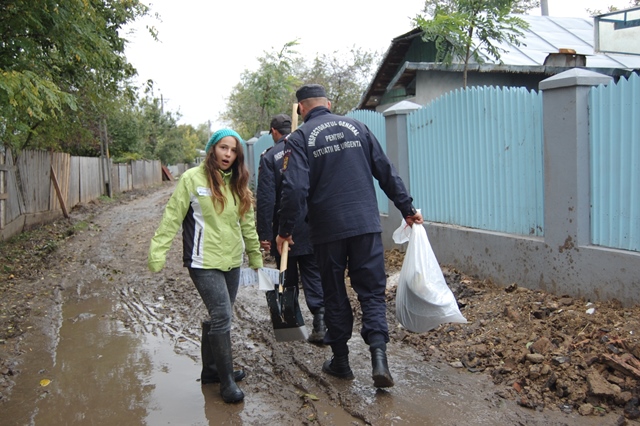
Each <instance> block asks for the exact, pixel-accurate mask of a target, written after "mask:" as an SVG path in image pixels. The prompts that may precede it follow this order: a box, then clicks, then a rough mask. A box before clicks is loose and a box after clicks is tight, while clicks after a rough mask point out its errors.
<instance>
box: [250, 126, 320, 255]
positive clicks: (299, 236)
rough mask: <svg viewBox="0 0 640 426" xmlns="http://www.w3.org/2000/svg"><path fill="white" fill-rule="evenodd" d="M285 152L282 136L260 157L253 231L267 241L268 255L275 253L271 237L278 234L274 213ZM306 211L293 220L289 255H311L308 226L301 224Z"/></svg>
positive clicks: (276, 214)
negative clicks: (268, 245)
mask: <svg viewBox="0 0 640 426" xmlns="http://www.w3.org/2000/svg"><path fill="white" fill-rule="evenodd" d="M287 152H288V148H287V144H286V137H283V138H281V139H280V140H279V141H278V142H276V144H275V145H274V146H272V147H271V148H269V149H267V150H266V151H265V152H263V153H262V155H261V156H260V166H259V169H258V188H257V228H258V236H259V238H260V241H271V254H272V255H273V256H275V255H276V254H278V250H277V248H276V244H275V238H276V235H277V232H278V210H279V209H280V191H281V188H282V165H283V163H284V157H285V155H286V154H287ZM305 217H306V209H305V210H304V211H301V212H300V214H299V216H298V217H297V218H296V224H295V229H296V230H295V233H294V234H293V242H294V243H295V244H293V245H292V246H291V251H289V256H303V255H307V254H312V253H313V247H312V245H311V241H310V240H309V225H308V224H307V223H306V222H305Z"/></svg>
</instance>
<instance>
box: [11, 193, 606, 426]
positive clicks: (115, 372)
mask: <svg viewBox="0 0 640 426" xmlns="http://www.w3.org/2000/svg"><path fill="white" fill-rule="evenodd" d="M172 190H173V185H172V184H166V185H163V186H162V187H161V188H159V189H158V190H155V191H150V192H149V193H148V194H147V195H145V196H141V197H137V198H134V199H131V200H129V201H127V202H123V203H119V204H116V205H113V206H111V207H110V208H106V209H99V210H97V211H96V212H95V214H93V213H91V212H86V211H85V212H82V211H80V212H75V213H74V214H75V215H79V214H82V215H84V217H86V218H88V227H86V229H84V230H82V231H81V232H76V234H75V235H74V236H73V237H71V238H69V239H68V240H67V241H66V242H65V243H64V244H62V245H61V246H60V247H59V248H58V249H57V250H56V251H55V253H54V254H53V255H51V259H50V262H49V266H48V267H47V268H46V269H43V270H40V271H37V272H34V274H33V276H34V277H35V278H33V279H32V283H31V287H30V289H31V290H30V292H32V293H34V294H33V295H32V294H29V298H28V301H24V302H25V303H28V304H29V310H28V318H27V319H25V321H24V323H22V325H21V327H22V329H23V330H22V331H23V332H22V334H20V335H19V336H18V337H17V338H12V339H6V340H5V341H2V343H4V344H3V345H0V354H1V356H2V358H1V360H2V361H3V364H2V366H3V380H4V381H3V385H4V387H3V388H1V389H2V399H1V401H0V407H1V408H0V410H1V411H2V420H1V423H2V424H3V425H62V424H66V425H85V424H93V425H107V424H122V425H143V424H148V425H161V424H162V425H167V424H170V425H206V424H211V425H213V424H216V425H218V424H229V425H231V424H234V425H241V424H244V425H272V424H278V425H301V424H318V425H364V424H372V425H416V424H420V425H596V424H598V425H601V424H617V423H616V422H617V421H619V415H613V414H611V415H608V416H601V417H595V416H586V417H585V416H580V415H579V414H578V413H577V412H575V411H574V412H571V413H562V412H559V411H551V410H535V409H528V408H524V407H522V406H520V405H518V404H516V403H515V402H514V401H513V400H510V399H507V398H504V397H502V396H501V394H500V392H499V391H498V387H497V386H496V385H494V384H493V383H492V381H491V379H490V377H489V376H488V375H485V374H472V373H470V372H468V371H467V370H466V369H461V368H458V369H456V368H453V367H452V366H451V365H449V364H448V363H445V362H438V361H433V360H426V359H425V356H424V353H423V352H422V351H419V350H417V349H415V347H414V346H412V345H410V344H407V343H406V342H404V341H400V340H396V339H393V340H392V342H391V343H390V344H389V349H388V355H389V363H390V368H391V371H392V374H393V375H394V378H395V383H396V384H395V386H394V387H393V388H389V389H386V390H376V389H375V388H374V387H373V386H372V381H371V378H370V374H371V371H370V370H371V366H370V357H369V353H368V348H367V347H366V346H365V345H364V343H363V342H362V340H361V338H360V337H359V333H358V326H359V325H358V324H357V323H356V329H354V337H353V339H352V340H351V342H350V352H351V356H350V360H351V364H352V369H353V370H354V374H355V376H356V378H355V380H353V381H343V380H340V379H337V378H333V377H330V376H327V375H326V374H324V373H322V372H321V365H322V362H323V361H324V360H325V359H327V358H328V357H330V349H329V348H328V347H322V346H316V345H312V344H309V343H306V342H288V343H280V342H276V341H275V339H274V336H273V330H272V328H271V323H270V320H269V316H268V315H269V313H268V309H267V305H266V300H265V297H264V293H262V292H260V291H259V290H258V289H257V287H256V286H245V287H241V288H240V291H239V294H238V299H237V302H236V306H235V318H234V325H233V329H232V341H233V349H234V357H235V363H236V365H238V366H243V367H244V368H245V370H246V372H247V377H246V379H245V380H244V381H243V382H241V383H240V387H241V388H242V390H243V391H244V393H245V400H244V402H243V403H241V404H237V405H229V404H224V403H223V402H222V401H221V398H220V397H219V394H218V388H217V385H213V384H212V385H205V386H201V385H200V383H199V382H198V381H197V379H198V378H199V373H200V347H199V340H200V321H201V320H202V319H203V318H204V316H205V309H204V307H203V305H202V303H201V301H200V298H199V296H198V294H197V292H196V290H195V288H194V287H193V284H192V283H191V281H190V279H189V276H188V273H187V271H186V270H185V269H184V268H183V267H182V266H181V265H182V262H181V239H180V235H178V236H177V237H176V239H175V240H174V243H173V246H172V248H171V251H170V253H169V257H168V260H167V266H166V268H165V269H164V270H163V271H162V272H160V273H158V274H152V273H150V272H149V271H148V270H147V267H146V257H147V249H148V246H149V241H150V238H151V236H152V235H153V232H154V230H155V228H156V227H157V225H158V223H159V220H160V218H161V215H162V212H163V208H164V206H165V204H166V201H167V200H168V198H169V196H170V194H171V192H172ZM396 275H397V274H396ZM396 275H394V274H391V276H390V278H389V281H390V285H392V284H393V280H394V277H395V276H396ZM302 305H303V310H304V314H305V315H306V317H305V318H306V319H307V320H308V321H309V322H310V319H311V315H310V314H309V312H308V311H306V310H305V308H306V307H304V303H302ZM25 315H27V313H25ZM389 318H390V320H391V321H393V314H392V313H390V315H389ZM391 327H397V324H396V323H395V322H391V323H390V328H391Z"/></svg>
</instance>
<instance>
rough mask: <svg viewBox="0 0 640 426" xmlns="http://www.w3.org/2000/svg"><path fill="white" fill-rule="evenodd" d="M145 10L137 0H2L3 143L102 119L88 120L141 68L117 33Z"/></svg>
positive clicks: (87, 127)
mask: <svg viewBox="0 0 640 426" xmlns="http://www.w3.org/2000/svg"><path fill="white" fill-rule="evenodd" d="M147 12H148V8H147V6H145V5H143V4H142V3H140V2H139V1H138V0H39V1H32V0H4V1H2V2H1V3H0V34H2V38H1V41H0V117H1V118H0V137H1V138H2V141H3V144H5V145H9V146H11V147H13V148H14V149H16V150H19V149H23V148H26V147H30V146H31V143H32V141H33V137H34V136H36V135H38V133H40V134H41V135H42V134H43V133H46V132H50V133H51V134H52V135H53V136H55V135H61V134H64V133H65V132H66V131H68V130H69V129H70V128H73V130H74V131H73V132H72V134H74V135H75V136H80V135H83V134H84V132H89V133H87V134H90V133H91V132H93V131H94V130H95V128H96V127H97V125H95V124H87V122H86V120H87V119H97V120H101V119H102V118H103V117H100V115H101V114H98V113H97V110H98V108H97V106H98V105H101V104H102V103H105V102H107V103H108V102H109V100H111V99H113V98H117V97H118V96H119V95H120V94H121V91H122V90H123V88H122V85H123V83H124V82H126V81H127V79H129V78H131V77H132V76H133V75H134V74H135V70H134V68H133V67H132V66H131V65H130V64H128V63H127V61H126V58H125V56H124V46H125V40H124V39H123V38H122V37H120V35H119V31H120V30H121V28H122V27H123V26H124V25H125V24H127V23H129V22H131V21H133V20H135V19H136V18H137V17H140V16H143V15H145V14H146V13H147ZM55 121H58V122H60V123H61V122H63V121H64V124H61V125H59V126H55V125H52V124H51V123H52V122H55ZM92 127H93V129H92ZM85 136H86V135H85ZM54 139H55V138H54ZM42 143H43V142H42V141H40V144H42ZM54 144H55V143H54Z"/></svg>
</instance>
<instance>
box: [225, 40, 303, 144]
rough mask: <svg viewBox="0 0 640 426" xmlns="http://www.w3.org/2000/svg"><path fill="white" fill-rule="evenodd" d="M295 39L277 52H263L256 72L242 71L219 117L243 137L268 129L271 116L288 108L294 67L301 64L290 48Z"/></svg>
mask: <svg viewBox="0 0 640 426" xmlns="http://www.w3.org/2000/svg"><path fill="white" fill-rule="evenodd" d="M296 45H298V42H297V41H291V42H288V43H286V44H285V45H284V46H283V47H282V48H281V49H280V50H279V51H275V52H265V53H264V56H262V57H260V58H258V69H257V70H256V71H249V70H245V71H244V72H243V73H242V75H241V77H240V82H239V83H238V84H237V85H236V86H235V87H234V88H233V90H232V91H231V94H230V96H229V99H228V100H227V108H226V110H225V111H224V112H223V113H222V114H221V118H222V120H224V121H226V122H228V123H230V124H231V126H232V127H233V128H234V129H235V130H236V131H238V133H240V135H241V136H242V137H243V138H245V139H248V138H251V137H253V136H254V135H255V134H256V133H257V132H258V131H260V130H262V129H268V128H269V123H270V120H271V117H272V116H273V115H275V114H279V113H282V112H283V111H289V110H290V108H291V104H292V102H293V100H294V99H295V97H293V96H292V94H293V93H294V90H295V87H296V86H297V84H298V79H297V77H296V76H295V75H294V70H295V69H296V67H297V66H298V64H299V63H300V58H299V56H298V53H297V52H296V51H295V50H293V48H294V47H295V46H296Z"/></svg>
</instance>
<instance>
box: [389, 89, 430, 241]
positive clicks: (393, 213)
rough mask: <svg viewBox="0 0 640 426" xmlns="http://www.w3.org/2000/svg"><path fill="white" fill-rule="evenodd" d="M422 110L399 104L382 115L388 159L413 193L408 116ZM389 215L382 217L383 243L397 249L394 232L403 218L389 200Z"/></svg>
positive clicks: (411, 104) (412, 103)
mask: <svg viewBox="0 0 640 426" xmlns="http://www.w3.org/2000/svg"><path fill="white" fill-rule="evenodd" d="M420 108H422V106H421V105H418V104H416V103H414V102H410V101H402V102H399V103H397V104H395V105H393V106H392V107H390V108H388V109H386V110H385V111H384V112H383V113H382V115H383V116H384V118H385V134H386V138H387V157H389V159H390V160H391V162H392V163H393V165H394V166H395V168H396V170H397V171H398V174H399V175H400V177H401V178H402V180H403V181H404V184H405V185H406V187H407V189H408V190H409V193H411V179H410V177H409V132H408V130H407V128H408V127H407V115H409V114H410V113H412V112H413V111H415V110H417V109H420ZM388 211H389V215H388V216H386V217H382V218H381V219H382V230H383V231H382V241H383V243H384V247H385V249H392V248H394V247H397V246H396V244H395V243H394V242H393V238H392V234H393V231H394V230H395V229H396V228H397V227H398V225H400V221H401V219H402V216H401V215H400V212H399V211H398V209H397V208H396V206H395V205H394V204H393V202H392V201H391V200H389V209H388Z"/></svg>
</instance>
